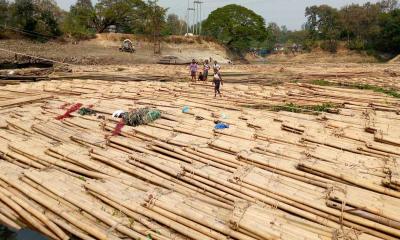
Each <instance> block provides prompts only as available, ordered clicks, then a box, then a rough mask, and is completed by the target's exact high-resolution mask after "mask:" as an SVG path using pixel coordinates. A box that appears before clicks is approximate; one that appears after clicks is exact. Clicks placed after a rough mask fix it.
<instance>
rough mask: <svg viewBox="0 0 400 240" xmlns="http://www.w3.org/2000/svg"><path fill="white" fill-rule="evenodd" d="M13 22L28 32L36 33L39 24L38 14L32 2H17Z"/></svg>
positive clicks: (21, 0)
mask: <svg viewBox="0 0 400 240" xmlns="http://www.w3.org/2000/svg"><path fill="white" fill-rule="evenodd" d="M12 7H13V11H12V22H13V23H14V24H15V25H16V27H18V28H21V29H23V30H25V31H27V32H34V31H35V30H36V25H37V23H38V20H37V19H38V16H37V15H38V12H37V11H36V6H35V5H34V3H33V1H32V0H15V3H14V4H13V6H12Z"/></svg>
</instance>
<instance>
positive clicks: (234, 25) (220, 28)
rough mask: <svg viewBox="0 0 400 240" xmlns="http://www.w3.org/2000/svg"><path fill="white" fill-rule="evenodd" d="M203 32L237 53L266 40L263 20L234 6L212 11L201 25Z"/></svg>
mask: <svg viewBox="0 0 400 240" xmlns="http://www.w3.org/2000/svg"><path fill="white" fill-rule="evenodd" d="M203 30H204V32H205V34H207V35H210V36H213V37H214V38H216V39H218V40H219V41H220V42H222V43H224V44H225V45H226V46H228V47H229V48H231V49H233V50H236V51H238V52H241V51H243V50H246V49H248V48H249V47H250V44H251V43H252V42H254V41H257V42H262V41H264V40H265V39H266V38H267V30H266V27H265V20H264V18H263V17H261V16H259V15H257V14H256V13H255V12H253V11H251V10H249V9H247V8H245V7H242V6H239V5H236V4H231V5H227V6H225V7H222V8H218V9H216V10H215V11H213V12H212V13H211V14H210V15H209V16H208V18H207V20H205V22H204V23H203Z"/></svg>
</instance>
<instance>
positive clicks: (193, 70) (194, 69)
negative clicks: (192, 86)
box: [189, 59, 198, 82]
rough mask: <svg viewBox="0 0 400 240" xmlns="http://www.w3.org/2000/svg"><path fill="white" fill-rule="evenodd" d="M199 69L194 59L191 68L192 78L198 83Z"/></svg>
mask: <svg viewBox="0 0 400 240" xmlns="http://www.w3.org/2000/svg"><path fill="white" fill-rule="evenodd" d="M197 68H198V66H197V63H196V60H194V59H193V60H192V63H191V64H190V66H189V69H190V76H191V77H192V81H193V82H196V74H197Z"/></svg>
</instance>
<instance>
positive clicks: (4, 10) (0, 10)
mask: <svg viewBox="0 0 400 240" xmlns="http://www.w3.org/2000/svg"><path fill="white" fill-rule="evenodd" d="M8 7H9V6H8V1H7V0H0V25H1V26H0V27H2V26H3V25H4V24H6V23H7V22H8V18H9V13H8Z"/></svg>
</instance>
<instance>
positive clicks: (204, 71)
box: [203, 59, 211, 81]
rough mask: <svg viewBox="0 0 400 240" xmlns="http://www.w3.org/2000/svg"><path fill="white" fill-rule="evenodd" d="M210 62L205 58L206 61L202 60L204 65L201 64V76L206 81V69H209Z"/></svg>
mask: <svg viewBox="0 0 400 240" xmlns="http://www.w3.org/2000/svg"><path fill="white" fill-rule="evenodd" d="M210 68H211V67H210V64H209V62H208V59H206V61H205V62H204V66H203V76H204V81H207V78H208V71H210Z"/></svg>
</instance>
